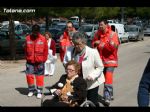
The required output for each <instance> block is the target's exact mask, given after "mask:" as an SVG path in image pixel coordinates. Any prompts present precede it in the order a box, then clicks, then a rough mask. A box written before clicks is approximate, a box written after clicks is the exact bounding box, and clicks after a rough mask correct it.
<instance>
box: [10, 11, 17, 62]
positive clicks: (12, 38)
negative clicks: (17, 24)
mask: <svg viewBox="0 0 150 112" xmlns="http://www.w3.org/2000/svg"><path fill="white" fill-rule="evenodd" d="M14 32H15V31H14V20H13V16H12V14H11V15H10V19H9V38H10V39H9V40H10V41H9V42H10V44H9V45H10V56H11V60H16V39H15V33H14Z"/></svg>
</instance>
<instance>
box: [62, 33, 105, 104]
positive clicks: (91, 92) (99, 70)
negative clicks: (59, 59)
mask: <svg viewBox="0 0 150 112" xmlns="http://www.w3.org/2000/svg"><path fill="white" fill-rule="evenodd" d="M72 41H73V44H74V48H73V47H71V48H68V50H67V52H66V54H65V57H64V65H65V64H66V63H67V62H68V61H69V60H70V59H73V60H75V61H76V62H78V63H79V64H81V72H80V76H81V77H83V78H84V79H86V82H87V88H88V91H87V99H88V100H90V101H92V102H93V103H94V104H95V105H96V106H98V103H97V102H98V89H99V85H100V84H103V83H104V81H105V78H104V74H103V69H104V66H103V63H102V60H101V59H100V57H99V53H98V51H97V49H92V48H90V47H88V46H87V45H86V37H85V34H83V33H81V32H76V33H75V34H74V35H73V39H72Z"/></svg>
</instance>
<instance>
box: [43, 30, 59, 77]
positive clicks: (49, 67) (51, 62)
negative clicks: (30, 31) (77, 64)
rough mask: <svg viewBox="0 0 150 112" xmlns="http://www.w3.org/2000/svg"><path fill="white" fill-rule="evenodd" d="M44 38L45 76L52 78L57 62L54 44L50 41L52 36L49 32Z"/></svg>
mask: <svg viewBox="0 0 150 112" xmlns="http://www.w3.org/2000/svg"><path fill="white" fill-rule="evenodd" d="M44 36H45V37H46V39H47V43H48V58H47V61H46V62H45V73H44V74H45V76H53V74H54V71H55V63H56V60H57V55H56V43H55V41H54V40H53V39H52V35H51V33H50V32H45V34H44Z"/></svg>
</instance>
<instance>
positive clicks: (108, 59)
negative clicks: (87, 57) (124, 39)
mask: <svg viewBox="0 0 150 112" xmlns="http://www.w3.org/2000/svg"><path fill="white" fill-rule="evenodd" d="M96 40H100V44H99V45H98V47H97V49H98V51H99V54H100V58H101V59H102V61H103V64H104V66H105V67H111V66H113V67H117V66H118V54H117V53H118V46H119V44H120V43H119V39H118V35H117V33H115V32H113V31H112V30H111V29H110V28H107V31H106V33H104V34H103V33H102V32H101V31H97V32H96V33H95V36H94V38H93V40H92V46H93V47H94V42H95V41H96Z"/></svg>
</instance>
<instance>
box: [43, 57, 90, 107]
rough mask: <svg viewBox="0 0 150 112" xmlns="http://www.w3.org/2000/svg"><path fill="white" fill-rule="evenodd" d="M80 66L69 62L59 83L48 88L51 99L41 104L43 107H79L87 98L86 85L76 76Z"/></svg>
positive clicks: (72, 61) (74, 62)
mask: <svg viewBox="0 0 150 112" xmlns="http://www.w3.org/2000/svg"><path fill="white" fill-rule="evenodd" d="M80 68H81V67H80V64H78V63H77V62H76V61H74V60H71V61H69V62H68V63H67V64H66V66H65V70H66V74H64V75H62V76H61V77H60V79H59V81H58V82H57V83H56V84H54V85H53V86H51V87H50V93H51V94H52V95H53V96H54V97H53V99H51V100H50V99H48V100H45V101H44V102H43V106H50V107H62V106H63V107H64V106H65V107H75V106H80V104H82V103H83V102H84V101H85V99H86V96H87V83H86V81H85V80H84V79H83V78H82V77H79V76H78V74H79V72H80Z"/></svg>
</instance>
